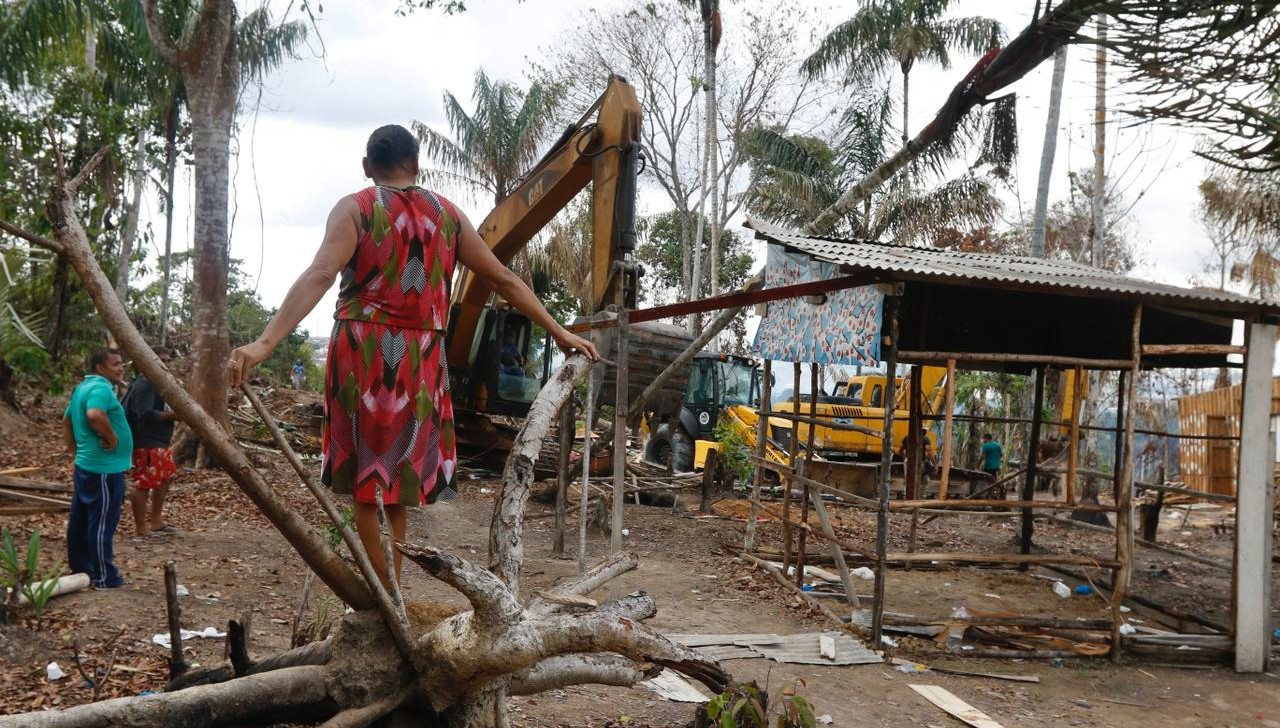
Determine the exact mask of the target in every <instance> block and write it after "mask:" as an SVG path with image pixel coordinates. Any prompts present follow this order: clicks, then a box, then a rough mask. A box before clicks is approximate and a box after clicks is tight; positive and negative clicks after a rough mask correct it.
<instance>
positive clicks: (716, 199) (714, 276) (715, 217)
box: [698, 0, 721, 296]
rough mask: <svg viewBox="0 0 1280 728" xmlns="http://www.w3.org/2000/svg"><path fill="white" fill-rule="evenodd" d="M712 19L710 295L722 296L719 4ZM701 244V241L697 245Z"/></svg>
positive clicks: (709, 53)
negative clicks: (717, 93) (718, 91)
mask: <svg viewBox="0 0 1280 728" xmlns="http://www.w3.org/2000/svg"><path fill="white" fill-rule="evenodd" d="M709 5H710V6H711V17H710V18H708V19H707V22H706V23H705V26H706V33H705V35H706V39H707V52H706V61H705V62H706V66H707V68H706V73H707V161H708V169H707V180H706V184H707V190H708V191H709V192H710V193H711V250H710V256H711V261H710V267H711V295H713V296H715V295H717V294H719V293H720V227H721V225H720V184H719V180H720V140H719V135H718V134H717V133H716V128H717V127H718V126H719V124H720V122H719V118H718V113H719V112H718V107H717V105H716V51H717V48H718V46H719V44H720V37H719V34H720V2H719V0H711V1H710V3H709ZM698 242H702V241H698Z"/></svg>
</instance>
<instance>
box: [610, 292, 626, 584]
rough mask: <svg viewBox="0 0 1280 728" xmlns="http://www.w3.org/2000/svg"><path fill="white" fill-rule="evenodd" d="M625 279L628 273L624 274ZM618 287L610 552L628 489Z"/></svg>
mask: <svg viewBox="0 0 1280 728" xmlns="http://www.w3.org/2000/svg"><path fill="white" fill-rule="evenodd" d="M624 279H625V276H624ZM624 289H625V286H623V285H619V286H618V303H619V309H620V310H619V312H618V352H617V358H618V371H617V372H616V373H615V376H616V378H617V385H618V386H617V389H616V391H615V394H614V400H613V512H612V517H611V518H610V519H609V520H610V523H609V555H610V556H613V555H615V554H617V553H618V552H619V551H621V550H622V514H623V505H625V502H626V489H627V419H626V417H627V395H628V392H627V374H628V367H627V312H626V310H625V309H623V308H622V301H623V290H624ZM621 588H622V587H621V585H620V584H619V582H618V581H617V580H616V579H615V580H614V581H612V582H610V584H609V593H610V597H611V598H612V599H617V598H618V597H620V596H622V592H621V591H620V589H621Z"/></svg>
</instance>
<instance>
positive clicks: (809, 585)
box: [800, 584, 813, 592]
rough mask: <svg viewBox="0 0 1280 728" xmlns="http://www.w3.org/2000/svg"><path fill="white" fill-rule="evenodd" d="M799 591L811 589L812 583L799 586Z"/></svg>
mask: <svg viewBox="0 0 1280 728" xmlns="http://www.w3.org/2000/svg"><path fill="white" fill-rule="evenodd" d="M800 591H807V592H808V591H813V585H812V584H805V585H804V586H802V587H800Z"/></svg>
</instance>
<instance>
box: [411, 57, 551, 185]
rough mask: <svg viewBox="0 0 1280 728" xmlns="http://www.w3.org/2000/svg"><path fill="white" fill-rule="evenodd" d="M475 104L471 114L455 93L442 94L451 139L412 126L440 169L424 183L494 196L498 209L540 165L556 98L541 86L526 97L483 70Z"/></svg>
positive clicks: (430, 172)
mask: <svg viewBox="0 0 1280 728" xmlns="http://www.w3.org/2000/svg"><path fill="white" fill-rule="evenodd" d="M471 98H472V100H473V101H474V102H475V111H474V112H471V113H468V112H467V110H466V109H464V108H463V107H462V104H461V103H459V102H458V99H457V97H455V96H454V95H453V94H452V93H449V92H448V91H446V92H445V94H444V112H445V117H446V118H447V119H448V121H449V131H450V133H451V134H452V135H453V137H452V138H450V137H448V136H445V135H444V134H441V133H440V132H438V131H436V130H435V129H432V128H431V127H429V126H427V125H426V124H424V123H422V122H421V121H416V120H415V121H414V122H413V132H414V134H416V135H417V136H418V140H419V141H420V142H421V143H422V145H423V147H424V151H425V152H426V154H427V157H428V158H429V159H431V160H432V161H434V162H435V163H436V164H437V165H439V168H437V169H428V170H425V171H424V172H423V179H424V181H425V182H428V183H429V184H433V185H439V186H443V187H453V188H460V189H462V190H466V191H468V192H472V191H476V190H483V191H485V192H488V193H489V194H491V195H493V202H494V204H495V205H496V204H498V203H499V202H501V201H502V200H503V199H504V198H505V197H506V196H507V195H509V194H510V193H511V190H513V189H515V187H516V185H517V184H518V183H519V181H520V178H521V176H522V175H523V174H524V173H525V171H527V170H528V169H529V168H530V167H532V166H533V164H534V163H535V162H536V161H537V160H538V149H539V147H540V145H541V144H542V142H543V140H544V138H545V136H546V131H547V126H548V123H549V122H550V121H551V118H552V116H553V114H554V112H555V109H556V104H557V99H558V94H557V93H555V92H554V90H552V89H549V88H548V87H545V86H543V85H542V84H539V83H534V84H533V85H532V86H530V87H529V90H528V91H527V92H526V91H522V90H521V89H520V87H518V86H516V85H515V84H513V83H510V82H507V81H496V82H495V81H493V80H491V79H490V78H489V77H488V75H486V74H485V72H484V69H480V70H478V71H476V79H475V89H474V90H473V91H472V94H471Z"/></svg>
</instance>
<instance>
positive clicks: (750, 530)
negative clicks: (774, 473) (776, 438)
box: [742, 359, 773, 551]
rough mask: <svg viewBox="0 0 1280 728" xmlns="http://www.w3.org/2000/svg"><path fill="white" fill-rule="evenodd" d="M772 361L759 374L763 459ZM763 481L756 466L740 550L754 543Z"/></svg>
mask: <svg viewBox="0 0 1280 728" xmlns="http://www.w3.org/2000/svg"><path fill="white" fill-rule="evenodd" d="M772 379H773V362H772V361H770V360H768V359H765V360H764V367H763V369H762V371H761V376H760V408H759V409H758V410H757V411H758V412H759V413H760V416H759V418H758V419H757V421H756V460H757V461H762V460H764V445H765V438H767V437H768V436H769V429H768V422H769V410H770V409H771V407H770V406H769V401H770V400H769V398H770V397H772V396H773V382H772V381H771V380H772ZM763 483H764V469H763V468H761V467H759V466H756V472H755V477H754V478H753V479H752V481H751V515H750V516H749V517H748V518H747V533H746V536H745V537H744V539H743V542H742V550H743V551H750V550H752V548H754V547H755V543H756V516H758V515H759V510H758V509H759V504H760V486H761V485H763Z"/></svg>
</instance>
